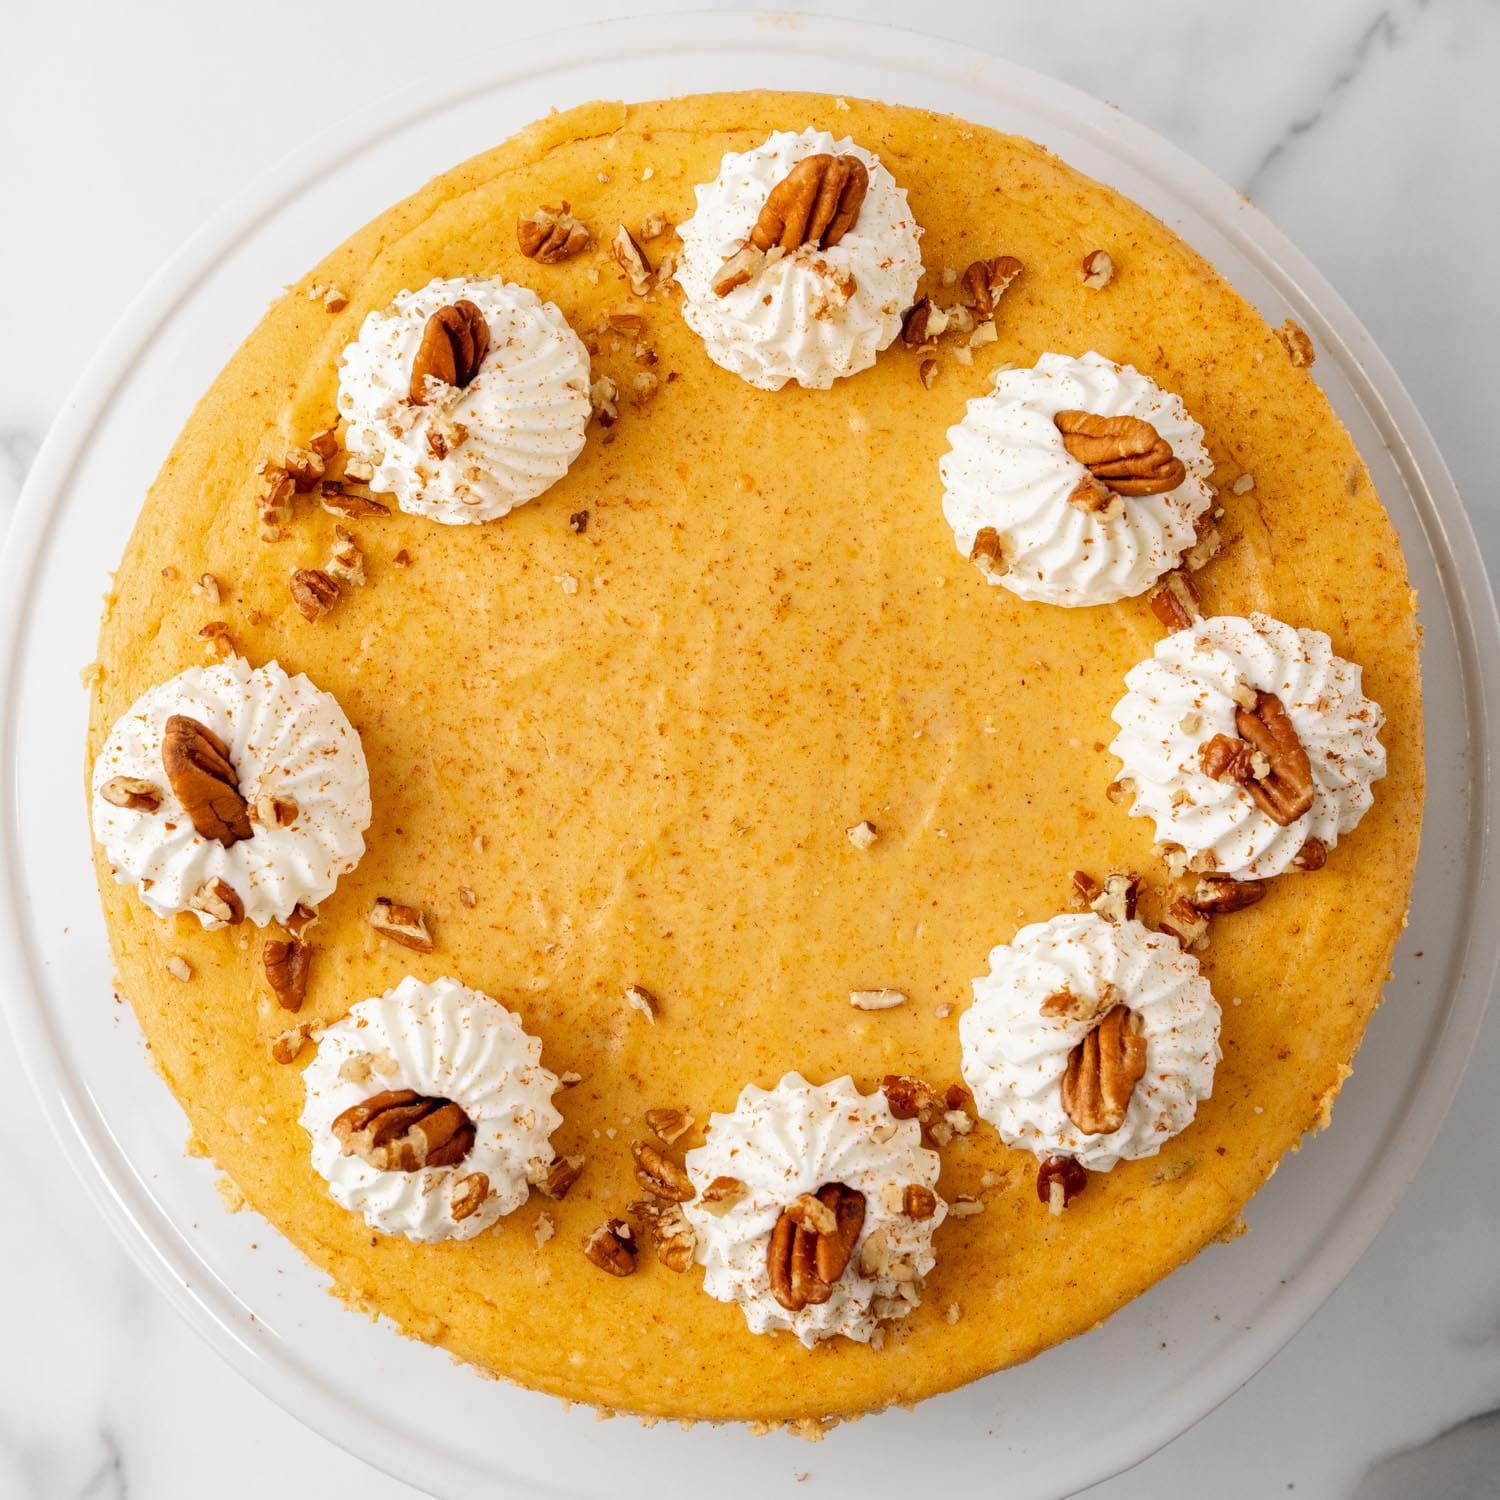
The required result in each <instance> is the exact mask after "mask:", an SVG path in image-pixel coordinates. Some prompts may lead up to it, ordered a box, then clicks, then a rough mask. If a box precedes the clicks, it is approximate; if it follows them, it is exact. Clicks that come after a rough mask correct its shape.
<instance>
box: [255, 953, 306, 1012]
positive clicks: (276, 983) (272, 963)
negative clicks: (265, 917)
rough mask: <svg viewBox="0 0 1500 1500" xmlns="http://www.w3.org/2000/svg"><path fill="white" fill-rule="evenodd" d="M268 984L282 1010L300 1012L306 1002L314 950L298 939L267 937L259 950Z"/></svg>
mask: <svg viewBox="0 0 1500 1500" xmlns="http://www.w3.org/2000/svg"><path fill="white" fill-rule="evenodd" d="M260 961H261V964H262V966H263V967H264V968H265V971H266V982H267V983H268V984H269V985H270V986H271V991H272V993H273V994H274V995H275V996H276V1003H277V1004H278V1005H279V1006H280V1007H281V1008H282V1010H291V1011H298V1010H301V1009H302V1002H303V1001H304V1000H305V999H307V975H308V971H309V970H310V969H311V968H312V948H311V947H310V946H309V945H308V944H307V943H304V942H301V941H299V940H298V939H297V938H267V939H266V944H265V947H263V948H262V949H261V950H260Z"/></svg>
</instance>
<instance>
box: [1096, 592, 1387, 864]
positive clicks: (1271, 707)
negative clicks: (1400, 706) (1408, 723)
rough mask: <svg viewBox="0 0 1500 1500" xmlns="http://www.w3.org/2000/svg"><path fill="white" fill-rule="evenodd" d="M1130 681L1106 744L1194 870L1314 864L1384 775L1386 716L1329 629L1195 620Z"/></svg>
mask: <svg viewBox="0 0 1500 1500" xmlns="http://www.w3.org/2000/svg"><path fill="white" fill-rule="evenodd" d="M1125 686H1126V688H1127V689H1128V691H1127V693H1126V695H1125V696H1124V697H1123V698H1122V699H1121V700H1120V701H1119V703H1118V704H1116V706H1115V709H1114V715H1113V716H1114V720H1115V723H1116V724H1118V725H1119V726H1120V732H1119V733H1118V734H1117V735H1116V736H1115V738H1114V741H1113V743H1112V744H1111V745H1110V747H1109V748H1110V751H1111V752H1112V753H1113V754H1114V755H1117V756H1118V757H1119V758H1120V760H1121V762H1122V769H1121V772H1120V778H1119V780H1120V784H1121V786H1122V787H1123V789H1124V790H1125V792H1126V793H1127V794H1128V795H1129V796H1130V797H1131V799H1132V802H1131V813H1132V814H1133V815H1134V816H1135V817H1144V818H1150V819H1151V820H1152V821H1153V822H1154V823H1155V825H1156V838H1157V842H1158V843H1159V844H1161V845H1163V846H1165V847H1166V848H1167V849H1168V851H1169V853H1171V854H1173V855H1174V856H1175V857H1179V858H1180V859H1181V860H1182V862H1183V863H1184V864H1185V866H1186V867H1187V868H1190V869H1194V870H1198V871H1204V872H1209V871H1212V872H1216V873H1218V874H1222V875H1227V876H1230V877H1231V878H1233V879H1235V880H1256V879H1265V878H1266V877H1268V876H1272V875H1279V874H1281V873H1282V872H1283V871H1286V870H1307V869H1316V868H1317V867H1318V866H1320V865H1321V864H1322V863H1323V862H1324V860H1325V859H1326V857H1327V853H1328V851H1329V850H1330V849H1332V848H1333V847H1334V846H1335V845H1336V844H1337V843H1338V841H1339V839H1340V838H1341V837H1342V836H1344V835H1345V834H1347V833H1349V832H1350V831H1351V830H1352V829H1353V828H1354V827H1355V826H1356V825H1357V824H1358V823H1359V820H1360V819H1361V818H1362V817H1363V816H1364V814H1365V811H1366V810H1367V809H1368V808H1369V806H1370V805H1371V803H1372V802H1373V801H1374V792H1373V791H1372V789H1371V788H1372V783H1374V782H1376V781H1378V780H1379V779H1380V778H1381V777H1382V776H1384V775H1385V765H1386V763H1385V749H1384V747H1383V746H1382V745H1381V743H1380V731H1381V728H1382V727H1383V726H1384V723H1385V716H1384V714H1383V713H1382V712H1381V709H1380V705H1379V704H1377V703H1375V702H1372V701H1371V700H1370V699H1369V698H1367V697H1365V695H1364V693H1363V691H1362V674H1361V671H1360V669H1359V667H1358V666H1356V665H1354V664H1353V663H1352V662H1347V661H1345V660H1344V659H1343V658H1342V657H1339V656H1336V655H1334V651H1333V643H1332V642H1331V641H1330V640H1329V638H1328V637H1327V636H1326V635H1324V634H1323V632H1322V631H1321V630H1298V629H1295V628H1294V627H1293V626H1291V625H1285V624H1283V623H1282V622H1281V621H1280V620H1274V619H1272V618H1271V617H1270V616H1269V615H1262V614H1252V615H1250V616H1249V618H1248V619H1242V618H1240V617H1239V616H1236V615H1219V616H1216V617H1214V618H1211V619H1200V620H1195V621H1192V622H1190V623H1189V624H1188V625H1187V626H1186V628H1184V629H1181V630H1176V631H1174V632H1173V633H1172V634H1170V635H1168V636H1167V637H1166V638H1165V639H1163V640H1162V641H1160V642H1159V643H1158V644H1157V646H1156V650H1155V651H1154V652H1153V654H1152V655H1151V657H1150V658H1149V659H1148V660H1146V661H1143V662H1141V663H1140V664H1139V665H1138V666H1135V667H1132V668H1131V669H1130V671H1129V672H1128V673H1127V674H1126V677H1125Z"/></svg>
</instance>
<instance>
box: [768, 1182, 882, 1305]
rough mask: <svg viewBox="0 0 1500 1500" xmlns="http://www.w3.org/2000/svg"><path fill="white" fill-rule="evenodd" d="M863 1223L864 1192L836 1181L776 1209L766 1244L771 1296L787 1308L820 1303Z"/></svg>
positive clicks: (840, 1272)
mask: <svg viewBox="0 0 1500 1500" xmlns="http://www.w3.org/2000/svg"><path fill="white" fill-rule="evenodd" d="M864 1222H865V1195H864V1194H863V1193H857V1192H855V1191H854V1190H853V1189H851V1188H847V1187H845V1186H844V1184H843V1183H841V1182H830V1183H826V1184H825V1185H824V1186H823V1187H820V1188H819V1189H818V1191H817V1192H816V1193H815V1194H814V1193H802V1194H800V1195H799V1196H798V1197H797V1198H796V1199H794V1200H793V1201H792V1202H791V1203H789V1204H788V1205H787V1206H786V1207H785V1208H784V1209H783V1210H782V1211H781V1217H780V1218H778V1219H777V1221H776V1227H775V1228H774V1229H773V1230H772V1231H771V1239H770V1242H769V1244H768V1245H767V1247H766V1273H767V1276H768V1277H769V1279H770V1284H771V1295H772V1296H773V1297H775V1298H776V1300H777V1301H778V1302H779V1303H780V1304H781V1305H782V1306H783V1307H784V1308H786V1309H787V1311H788V1312H801V1311H802V1309H803V1308H804V1307H806V1306H807V1305H808V1304H809V1303H814V1302H826V1301H827V1300H828V1299H829V1297H831V1296H832V1295H833V1288H834V1284H835V1283H836V1282H837V1281H838V1279H839V1277H841V1276H842V1275H843V1274H844V1272H845V1271H846V1270H847V1269H848V1266H849V1258H850V1256H851V1255H852V1254H853V1252H854V1246H855V1244H856V1243H857V1242H858V1240H859V1232H860V1230H861V1229H862V1228H863V1227H864Z"/></svg>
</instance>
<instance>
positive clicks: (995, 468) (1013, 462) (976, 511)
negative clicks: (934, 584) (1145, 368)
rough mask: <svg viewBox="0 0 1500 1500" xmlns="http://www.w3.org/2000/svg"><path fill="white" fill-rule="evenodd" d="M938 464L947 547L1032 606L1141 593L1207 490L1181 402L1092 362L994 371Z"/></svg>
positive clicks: (1198, 444)
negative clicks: (950, 539)
mask: <svg viewBox="0 0 1500 1500" xmlns="http://www.w3.org/2000/svg"><path fill="white" fill-rule="evenodd" d="M948 442H949V445H950V447H949V451H948V452H947V453H946V454H944V455H943V458H942V459H941V461H940V462H939V464H938V472H939V474H940V475H941V477H942V482H943V514H944V515H945V516H946V517H947V519H948V524H949V525H950V526H952V528H953V536H954V541H955V542H956V543H957V546H958V550H959V551H960V552H961V553H962V554H963V555H964V556H965V557H967V558H969V559H970V561H972V562H973V563H974V564H975V565H976V566H977V567H978V568H979V569H980V571H981V572H982V573H983V574H984V576H985V578H986V579H987V581H988V582H990V583H993V584H999V585H1001V586H1002V587H1004V588H1007V589H1009V590H1010V591H1011V593H1013V594H1016V595H1018V596H1019V597H1020V598H1022V599H1031V600H1035V601H1037V602H1039V603H1042V604H1062V605H1088V604H1111V603H1113V602H1114V601H1116V600H1118V599H1127V598H1130V597H1132V596H1133V595H1136V594H1140V593H1143V592H1145V590H1146V589H1148V588H1150V587H1151V585H1152V584H1153V583H1155V582H1156V581H1157V579H1159V578H1160V577H1161V576H1162V575H1163V574H1164V573H1166V572H1167V571H1169V570H1170V569H1172V568H1174V567H1176V565H1177V562H1178V559H1179V558H1180V557H1181V556H1182V554H1183V553H1184V552H1186V551H1187V550H1188V549H1189V548H1190V547H1192V545H1193V544H1194V542H1195V541H1196V540H1197V528H1198V522H1199V521H1200V519H1201V518H1202V517H1203V516H1204V515H1205V513H1206V512H1207V511H1208V509H1209V506H1210V504H1211V503H1212V499H1213V492H1212V490H1211V488H1210V486H1209V483H1208V478H1209V475H1210V474H1211V473H1212V472H1213V462H1212V460H1211V459H1210V458H1209V456H1208V451H1207V449H1206V448H1205V447H1204V445H1203V429H1202V427H1200V426H1199V425H1198V423H1197V422H1195V421H1194V420H1193V419H1192V417H1191V416H1190V415H1189V414H1188V411H1187V408H1186V407H1185V406H1184V405H1183V403H1182V400H1181V398H1180V397H1178V396H1176V395H1174V394H1173V393H1172V392H1170V391H1164V390H1162V388H1161V387H1160V386H1158V385H1157V384H1156V382H1155V381H1154V380H1152V379H1150V377H1149V376H1147V375H1144V374H1142V373H1141V372H1140V371H1139V370H1137V369H1135V368H1134V367H1133V366H1131V365H1118V364H1115V363H1114V362H1113V361H1112V360H1107V359H1105V358H1103V356H1102V355H1098V354H1085V355H1083V356H1081V357H1080V358H1078V359H1072V358H1070V357H1068V356H1067V355H1063V354H1044V355H1042V356H1041V358H1040V359H1038V360H1037V362H1036V364H1035V365H1034V366H1033V367H1032V368H1031V369H1029V370H1001V371H1000V372H999V373H998V374H997V375H996V376H995V385H994V389H993V390H992V391H990V392H989V394H988V395H984V396H978V397H975V398H974V399H973V400H972V401H970V402H969V403H968V409H967V412H966V414H965V416H964V419H963V421H962V422H960V423H959V424H958V425H957V426H956V427H951V428H949V430H948Z"/></svg>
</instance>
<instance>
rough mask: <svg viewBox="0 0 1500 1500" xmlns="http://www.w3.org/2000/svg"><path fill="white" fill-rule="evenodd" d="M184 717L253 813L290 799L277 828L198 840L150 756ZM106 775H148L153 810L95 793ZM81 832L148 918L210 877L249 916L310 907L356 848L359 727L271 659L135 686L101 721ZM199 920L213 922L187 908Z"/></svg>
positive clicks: (361, 777)
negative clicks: (89, 824) (224, 764)
mask: <svg viewBox="0 0 1500 1500" xmlns="http://www.w3.org/2000/svg"><path fill="white" fill-rule="evenodd" d="M174 714H183V715H186V716H187V717H188V718H192V719H196V720H197V721H198V722H199V723H200V724H202V725H203V726H204V727H205V728H206V729H208V730H210V731H211V732H212V733H214V734H215V735H217V736H218V737H219V739H220V740H222V741H223V742H224V744H225V746H227V748H228V750H229V760H230V763H231V765H233V767H234V769H235V772H236V774H237V776H238V778H239V790H240V795H241V796H243V797H244V798H245V800H246V802H247V803H248V804H249V806H250V808H251V809H252V810H253V809H254V808H255V806H256V803H257V802H258V801H259V800H260V799H261V798H262V797H263V796H265V797H272V798H277V799H280V800H282V801H283V802H290V803H292V804H295V809H296V815H295V818H294V820H293V821H292V822H291V823H289V824H286V825H284V826H283V825H280V824H272V823H269V822H266V821H264V820H262V821H258V822H256V823H255V824H254V825H253V826H254V830H255V831H254V834H253V836H252V837H251V838H248V839H240V840H239V841H238V842H236V843H233V844H231V845H229V847H228V848H225V846H224V845H223V844H221V843H219V842H218V841H217V840H215V839H206V838H204V837H202V836H201V835H200V834H199V833H198V832H197V830H196V829H195V828H194V827H193V821H192V819H191V818H190V817H189V816H188V814H187V812H186V811H185V809H184V808H183V805H182V802H181V801H180V800H179V798H178V797H177V794H176V793H175V792H174V791H173V790H172V785H171V782H170V781H168V779H167V774H166V770H165V768H164V766H163V764H162V741H163V739H164V738H165V735H166V725H167V720H168V719H170V718H171V717H172V716H173V715H174ZM116 777H129V778H132V779H135V780H139V781H143V782H146V783H148V784H149V785H150V786H151V787H152V788H153V790H154V792H155V794H156V795H157V797H159V799H160V803H159V806H157V807H156V809H155V810H154V811H151V810H148V809H145V808H130V807H117V806H115V805H114V804H113V803H111V802H109V801H107V800H106V799H105V797H104V796H103V794H102V790H103V788H104V787H105V785H106V784H107V783H108V782H110V781H112V780H113V779H114V778H116ZM93 824H94V837H95V838H96V839H97V840H98V841H99V842H100V843H101V844H102V845H103V846H104V852H105V855H106V857H107V858H108V860H109V863H110V868H111V869H112V870H113V871H114V876H115V879H116V880H118V881H119V882H120V883H121V884H122V885H134V886H136V887H137V888H138V889H139V891H140V894H141V899H142V900H143V901H144V902H145V903H146V905H147V906H149V907H150V908H151V910H152V911H154V912H155V913H156V914H157V915H158V916H162V917H170V916H172V915H173V914H174V913H176V912H180V911H187V910H189V909H190V903H191V902H192V900H193V897H194V896H195V895H197V893H198V892H199V891H200V890H202V889H203V887H204V886H206V885H207V884H209V883H210V882H212V881H214V880H223V881H224V882H225V883H226V884H227V885H228V886H229V887H230V888H231V889H232V890H233V891H234V893H235V894H236V895H237V896H238V897H239V899H240V901H241V903H242V904H243V906H244V909H245V916H246V917H247V918H248V919H249V920H250V921H252V922H254V923H255V924H256V925H257V926H259V927H263V926H265V924H266V923H267V922H272V921H281V920H283V919H284V918H286V917H288V916H290V915H291V912H292V908H293V907H295V906H296V905H297V904H298V903H299V902H300V903H301V904H303V905H305V906H316V905H317V904H318V902H320V901H322V900H323V899H324V898H325V897H327V896H329V895H331V894H332V892H333V888H334V886H336V885H337V884H338V880H339V877H340V876H341V875H345V874H347V873H348V872H349V871H350V870H352V869H353V868H354V867H355V865H357V864H358V863H359V861H360V859H361V858H362V856H363V855H364V852H365V840H364V831H365V829H366V828H368V827H369V826H370V773H369V771H368V769H367V768H366V766H365V755H364V750H363V749H362V748H361V746H360V742H359V736H358V735H357V734H356V733H355V731H354V727H353V725H351V724H350V723H349V720H348V718H347V717H346V716H345V714H344V710H343V709H342V708H341V707H339V703H338V700H337V699H336V698H335V697H334V696H333V695H332V694H331V693H325V692H323V691H322V690H321V689H319V688H316V687H314V686H313V684H312V683H311V682H309V681H308V680H307V678H306V677H304V676H302V675H301V674H300V673H299V674H298V675H297V676H296V677H289V676H288V675H287V674H286V673H285V672H284V671H283V670H282V669H281V667H280V666H279V665H278V664H277V663H276V662H274V661H272V662H267V663H266V664H265V665H264V666H262V667H256V668H254V669H253V670H252V669H251V667H250V665H249V663H248V662H246V661H244V660H242V659H241V658H239V657H231V658H230V659H228V660H226V661H222V662H216V663H215V664H214V665H213V666H209V667H189V668H188V669H187V670H186V671H185V672H180V673H178V675H177V676H176V677H173V678H171V679H170V680H169V681H167V682H164V683H162V684H160V686H158V687H154V688H152V689H151V690H150V691H149V692H147V693H145V694H143V695H142V696H141V697H140V698H139V699H137V700H136V702H135V703H134V704H133V705H132V707H131V708H130V711H129V712H128V713H126V714H124V715H123V716H122V717H121V718H120V719H119V720H118V721H117V722H116V724H115V726H114V728H113V729H111V730H110V733H109V738H108V739H107V740H106V741H105V743H104V748H103V749H102V750H101V751H100V752H99V758H98V760H96V761H95V762H94V774H93ZM194 915H195V916H197V918H198V920H199V921H200V922H201V923H202V924H203V926H205V927H217V926H222V925H223V924H222V923H221V922H219V921H217V920H216V919H215V918H213V917H212V916H210V915H209V914H208V913H206V912H203V911H199V910H196V909H194Z"/></svg>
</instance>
